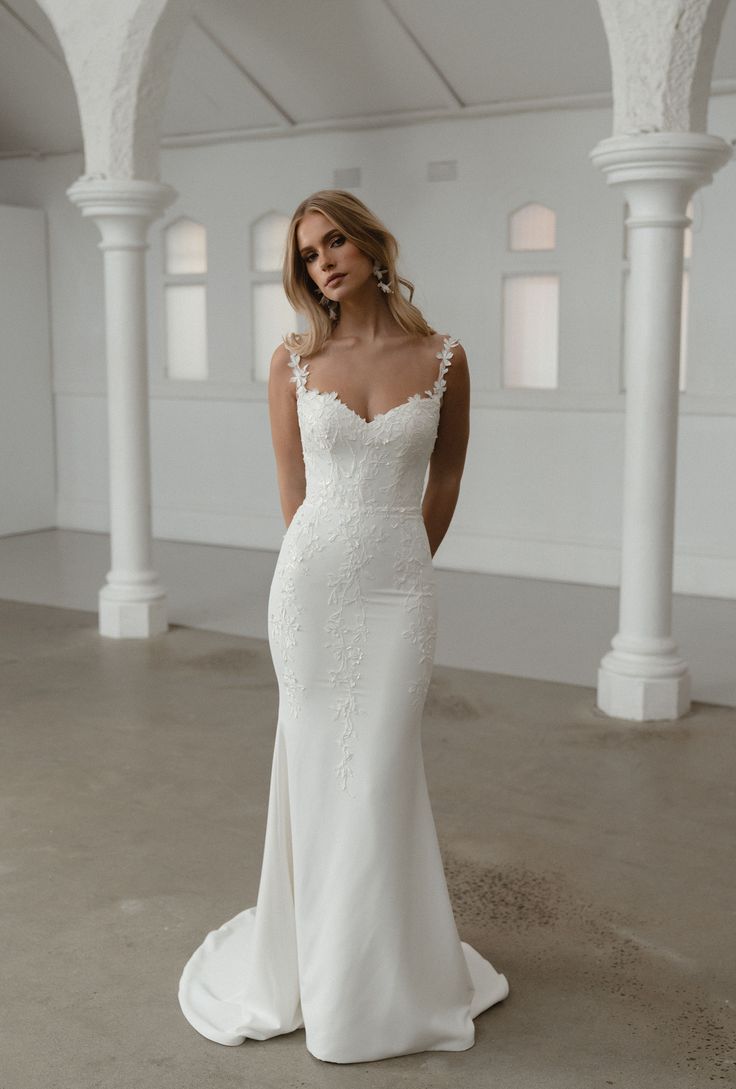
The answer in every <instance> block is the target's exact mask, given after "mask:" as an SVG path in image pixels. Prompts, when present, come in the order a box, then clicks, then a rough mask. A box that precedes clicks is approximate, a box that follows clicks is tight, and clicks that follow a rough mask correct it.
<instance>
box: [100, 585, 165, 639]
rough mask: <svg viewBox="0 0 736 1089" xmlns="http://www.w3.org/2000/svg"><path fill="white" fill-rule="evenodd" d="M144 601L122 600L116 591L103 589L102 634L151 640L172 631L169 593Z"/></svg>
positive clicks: (150, 597)
mask: <svg viewBox="0 0 736 1089" xmlns="http://www.w3.org/2000/svg"><path fill="white" fill-rule="evenodd" d="M152 589H153V588H152V587H150V586H149V587H148V594H147V595H146V597H145V598H142V599H138V600H135V599H131V598H128V597H122V596H121V594H120V592H119V590H118V591H116V589H115V588H114V587H111V586H103V588H102V589H101V590H100V593H99V597H98V604H99V632H100V635H106V636H108V637H109V638H111V639H148V638H150V637H151V636H153V635H161V634H162V633H163V632H165V631H168V630H169V625H168V621H167V615H166V613H167V610H166V591H165V590H164V589H163V587H160V588H159V589H160V593H159V594H155V595H153V596H149V595H150V593H151V590H152Z"/></svg>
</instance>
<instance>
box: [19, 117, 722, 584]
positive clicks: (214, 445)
mask: <svg viewBox="0 0 736 1089" xmlns="http://www.w3.org/2000/svg"><path fill="white" fill-rule="evenodd" d="M610 128H611V117H610V112H609V111H608V110H578V111H559V112H539V113H527V114H515V115H510V116H507V117H492V118H477V119H469V120H467V121H453V122H431V123H426V124H417V125H415V126H411V127H406V126H404V127H396V128H387V129H374V130H367V131H360V132H350V133H319V134H318V133H315V134H312V135H303V136H299V137H296V138H269V139H254V140H250V141H246V142H241V143H232V144H222V145H219V146H213V147H209V148H207V147H205V148H197V149H181V150H167V151H165V152H164V153H163V163H162V178H163V179H164V180H166V181H168V182H170V183H171V184H172V185H174V186H175V187H176V188H177V189H178V191H179V193H180V197H179V199H178V201H177V202H176V204H175V205H174V206H172V207H171V208H170V209H169V210H168V211H167V214H166V217H165V221H164V222H169V221H170V220H171V219H173V218H175V217H176V216H178V215H181V214H186V215H189V216H192V217H193V218H195V219H198V220H200V221H201V222H203V223H204V224H205V225H206V227H207V229H208V249H209V258H210V276H209V315H208V321H209V350H210V362H211V367H212V372H213V379H212V381H211V382H209V383H207V384H206V386H201V385H199V384H193V383H184V382H173V383H172V382H168V381H167V380H166V379H165V377H164V371H163V355H162V353H163V340H162V310H161V292H160V270H161V227H162V224H157V225H156V226H155V227H154V228H153V229H152V231H151V240H152V246H151V249H150V251H149V269H150V321H151V328H150V344H151V355H150V371H151V391H152V400H151V419H152V450H153V466H154V482H153V503H154V509H153V519H154V532H155V534H156V536H157V537H168V538H175V539H181V540H196V541H203V542H212V543H225V544H234V545H242V546H246V547H256V548H277V547H278V545H279V543H280V540H281V536H282V534H283V523H282V519H281V514H280V510H279V503H278V495H277V490H276V476H275V469H274V464H273V455H272V451H271V446H270V436H269V430H268V412H267V404H266V391H265V388H264V387H263V386H262V385H260V384H256V383H253V382H252V381H251V377H250V375H251V367H252V363H253V360H252V354H251V349H250V332H249V314H248V292H249V279H248V258H249V245H248V227H249V224H250V223H251V222H252V221H253V220H255V219H256V218H257V217H258V216H260V215H261V214H263V212H265V211H268V210H269V209H276V210H280V211H283V212H286V213H291V211H292V210H293V208H294V207H295V206H296V204H297V203H298V201H299V200H300V199H301V198H302V197H304V196H305V195H307V194H308V193H310V192H312V191H313V190H315V189H318V188H323V187H330V186H332V183H333V173H332V172H333V170H334V169H335V168H338V167H351V166H359V167H360V168H361V170H362V186H361V187H360V188H359V189H357V190H356V192H357V194H358V195H359V196H360V197H361V198H362V199H363V200H365V201H366V203H368V204H369V205H370V206H371V207H373V208H374V209H375V210H376V211H377V212H378V213H379V214H380V215H381V216H383V217H384V218H385V220H386V221H387V223H388V225H389V226H390V227H391V228H392V229H393V230H394V232H395V233H396V234H397V236H398V238H399V241H400V244H401V256H402V261H401V269H402V271H403V272H404V273H405V274H406V275H407V276H408V277H409V278H410V279H412V280H414V281H415V283H416V285H417V293H416V295H415V301H416V302H418V304H419V306H420V307H421V308H422V309H423V310H424V312H425V314H426V316H427V317H428V319H429V320H430V322H431V323H432V324H433V325H434V326H435V327H436V328H437V329H439V330H441V331H443V332H449V333H451V334H452V335H454V336H456V337H458V338H459V339H460V340H461V341H462V342H463V344H464V346H465V348H466V350H467V352H468V356H469V360H470V365H471V372H472V380H473V414H472V421H471V442H470V448H469V452H468V461H467V469H466V475H465V478H464V483H463V489H462V493H461V498H460V502H459V504H458V508H457V512H456V515H455V519H454V521H453V524H452V526H451V528H450V531H449V532H448V535H447V537H446V538H445V541H444V542H443V544H442V546H441V548H440V550H439V552H438V553H437V557H436V562H437V564H438V566H447V567H453V568H458V569H464V570H477V571H490V572H496V573H501V574H509V575H519V576H531V577H539V578H551V579H560V580H562V581H571V582H579V583H590V584H600V585H607V586H615V585H617V583H618V578H619V544H620V526H621V474H622V464H623V423H624V417H623V409H624V396H623V395H622V394H621V393H620V392H619V373H620V365H621V328H620V320H621V319H620V315H621V252H622V196H621V194H620V193H619V192H618V191H617V190H614V189H611V188H609V187H608V186H607V185H606V183H605V180H604V178H603V176H602V175H601V174H600V173H599V172H598V171H597V170H595V169H594V168H593V166H592V165H591V163H590V161H589V158H588V154H589V152H590V150H591V149H592V148H593V147H594V145H595V144H596V143H597V142H598V140H600V139H602V138H604V137H606V136H607V135H608V134H609V133H610ZM734 128H736V96H729V97H725V96H724V97H719V98H715V99H714V100H713V101H712V103H711V111H710V125H709V131H711V132H714V133H718V134H721V135H723V136H725V137H726V138H730V134H731V132H732V131H733V129H734ZM445 159H456V160H457V163H458V178H457V180H456V181H445V182H428V181H426V172H427V162H428V161H431V160H445ZM735 169H736V168H735V167H734V165H730V166H728V167H726V168H725V169H724V170H722V171H721V172H720V173H719V174H717V175H716V178H715V181H714V183H713V185H712V186H710V187H707V188H706V189H703V190H701V191H700V192H699V193H698V194H696V198H695V204H696V221H695V228H694V253H693V258H692V261H691V270H692V271H691V276H692V284H691V314H690V342H689V351H688V375H689V389H688V392H687V393H686V394H683V395H681V401H680V404H681V418H680V449H679V475H678V494H677V508H676V517H677V526H676V540H677V544H676V561H675V590H676V591H678V592H683V593H694V594H703V595H706V596H708V595H710V596H716V597H731V598H733V597H736V545H735V543H734V542H736V504H735V503H734V502H733V480H734V479H735V478H736V366H734V358H733V355H734V348H733V345H734V342H736V307H734V305H733V302H732V286H731V285H733V283H734V282H736V244H735V243H736V238H735V237H734V234H736V215H735V214H734V210H735V209H736V184H735V183H734V177H735V174H734V170H735ZM81 171H82V163H81V159H80V158H79V157H76V156H66V157H58V158H50V159H48V160H46V161H44V162H31V161H30V160H22V161H20V160H19V161H5V162H3V163H0V199H5V200H17V199H18V195H19V194H23V196H24V198H25V202H26V203H37V204H38V205H39V206H43V207H46V208H47V209H48V216H49V225H50V263H51V282H52V298H53V314H52V332H53V369H54V392H55V404H56V422H57V432H58V479H59V490H58V524H59V525H61V526H67V527H73V528H79V529H93V530H106V529H107V527H108V521H107V517H108V515H107V466H106V457H105V432H106V419H105V400H104V396H105V373H104V329H103V299H102V282H101V254H100V253H99V251H98V249H97V243H98V234H97V231H96V228H95V227H94V226H93V224H91V223H90V222H89V221H84V220H82V218H81V216H80V215H79V212H78V210H77V209H76V208H74V207H73V206H72V205H71V204H70V203H69V202H68V200H67V198H66V197H65V195H64V190H65V188H66V186H67V185H69V184H70V183H71V182H72V181H74V180H75V178H76V177H77V176H78V175H79V174H80V173H81ZM531 199H534V200H541V201H543V202H545V203H547V204H550V205H552V206H553V207H554V208H555V209H556V211H557V215H558V240H559V252H558V258H559V261H558V268H559V271H560V275H561V297H562V304H561V305H562V312H561V327H560V370H561V383H562V388H561V389H560V390H556V391H519V390H502V389H501V388H500V385H501V383H500V345H501V327H500V278H501V274H502V272H503V271H504V270H505V269H507V268H508V267H510V266H507V265H506V263H505V257H504V247H505V232H506V215H507V213H508V212H509V211H510V210H511V209H513V208H515V207H517V206H518V205H519V204H521V203H523V202H524V201H526V200H531Z"/></svg>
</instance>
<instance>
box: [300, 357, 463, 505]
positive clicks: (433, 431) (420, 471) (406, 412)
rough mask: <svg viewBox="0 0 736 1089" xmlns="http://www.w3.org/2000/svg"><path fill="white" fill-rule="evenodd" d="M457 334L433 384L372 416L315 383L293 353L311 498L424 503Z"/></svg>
mask: <svg viewBox="0 0 736 1089" xmlns="http://www.w3.org/2000/svg"><path fill="white" fill-rule="evenodd" d="M457 345H458V341H456V340H453V339H451V338H450V337H446V338H445V339H444V341H443V345H442V351H441V352H438V353H437V359H439V360H440V366H439V373H438V375H437V378H436V379H435V382H434V385H433V387H432V388H431V389H427V390H424V391H423V392H422V393H413V394H411V395H410V396H409V397H408V398H407V399H406V401H403V402H402V403H401V404H399V405H395V406H394V407H393V408H390V409H389V410H388V411H387V412H380V413H378V414H377V415H376V416H374V418H373V419H372V420H366V419H364V418H363V417H362V416H360V415H358V413H357V412H355V411H354V410H353V409H352V408H349V407H348V406H347V405H346V404H345V403H344V402H343V401H341V400H340V398H339V397H338V395H337V393H336V392H334V391H330V392H324V391H322V390H317V389H310V388H309V387H308V378H309V369H308V366H307V364H306V363H303V364H302V363H301V357H300V356H299V355H297V354H296V353H291V354H290V358H289V366H290V367H291V368H292V371H293V374H292V378H291V380H292V382H295V383H296V389H297V413H298V416H299V427H300V430H301V436H302V450H303V454H304V464H305V469H306V482H307V489H306V496H305V502H306V503H309V504H314V503H323V502H326V503H327V504H329V506H331V507H334V506H353V505H355V506H358V507H362V508H372V509H375V508H378V509H385V510H392V511H393V510H396V511H400V510H407V511H416V510H419V509H420V504H421V498H422V489H423V485H424V476H425V473H426V470H427V464H428V461H429V457H430V455H431V453H432V449H433V447H434V444H435V440H436V438H437V427H438V425H439V413H440V407H441V403H442V394H443V393H444V391H445V388H446V385H447V383H446V381H445V373H446V371H447V368H448V367H449V366H450V361H451V359H452V348H454V347H457Z"/></svg>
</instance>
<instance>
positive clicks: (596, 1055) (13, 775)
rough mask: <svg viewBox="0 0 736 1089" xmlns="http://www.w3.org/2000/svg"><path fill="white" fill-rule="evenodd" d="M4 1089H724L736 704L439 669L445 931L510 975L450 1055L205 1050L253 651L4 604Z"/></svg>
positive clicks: (248, 816)
mask: <svg viewBox="0 0 736 1089" xmlns="http://www.w3.org/2000/svg"><path fill="white" fill-rule="evenodd" d="M0 683H1V686H2V693H3V698H2V705H1V707H0V730H1V737H2V749H3V753H2V760H1V761H0V802H1V804H2V809H3V818H4V819H3V821H2V825H1V827H2V833H1V835H2V839H1V841H0V896H1V897H2V900H1V904H0V907H1V910H0V920H1V921H0V928H1V929H0V941H1V942H2V949H3V968H4V971H3V981H4V986H3V988H2V995H1V997H0V1024H1V1025H2V1030H1V1034H2V1037H3V1043H2V1058H1V1059H0V1086H2V1089H148V1087H151V1089H209V1087H213V1089H236V1087H237V1089H270V1087H273V1089H277V1087H278V1089H291V1087H293V1089H297V1087H298V1089H330V1087H332V1086H335V1087H337V1086H339V1089H351V1087H353V1086H356V1087H357V1086H360V1087H366V1089H368V1087H381V1089H383V1087H392V1089H393V1087H407V1089H450V1087H453V1089H454V1087H462V1089H475V1087H484V1089H594V1087H599V1086H600V1087H608V1086H614V1087H617V1089H653V1087H657V1089H685V1087H687V1089H704V1087H706V1086H710V1085H712V1084H718V1083H721V1084H724V1083H725V1084H731V1085H733V1084H736V1016H735V1014H734V1005H735V1004H736V964H735V963H734V961H735V959H736V958H735V957H734V945H735V943H734V924H735V923H736V895H735V894H736V874H735V872H734V842H735V840H734V833H735V832H736V804H735V803H736V789H735V788H734V775H733V769H734V766H735V758H736V728H735V727H736V711H734V710H733V709H731V708H726V707H719V706H715V705H708V704H703V703H696V704H694V706H693V710H692V711H691V713H690V714H689V715H688V716H687V717H685V718H684V719H682V720H680V721H679V722H677V723H665V724H656V725H652V724H648V725H641V724H634V723H626V722H621V721H619V720H612V719H608V718H606V717H605V716H603V715H601V714H600V713H598V712H596V711H595V709H594V692H593V689H591V688H584V687H576V686H572V685H565V684H556V683H552V682H549V681H534V680H522V679H519V678H515V677H510V676H506V675H500V674H496V675H493V674H486V673H479V672H471V671H467V670H460V669H456V668H452V667H449V666H437V667H436V668H435V672H434V677H433V681H432V687H431V690H430V695H429V699H428V703H427V710H426V716H425V724H424V750H425V762H426V767H427V775H428V779H429V784H430V790H431V795H432V801H433V807H434V813H435V819H436V823H437V828H438V832H439V836H440V841H441V844H442V849H443V855H444V858H445V864H446V871H447V876H448V882H449V885H450V890H451V894H452V897H453V902H454V904H455V910H456V917H457V920H458V927H459V930H460V934H461V936H462V937H463V938H464V939H465V940H467V941H470V942H471V943H472V944H474V945H475V946H476V948H478V949H479V950H480V951H481V952H482V953H483V954H485V955H486V956H488V957H489V958H490V959H491V960H492V962H493V963H494V965H495V966H496V968H498V970H499V971H502V972H504V973H505V974H506V975H507V976H508V979H509V983H510V987H511V993H510V995H509V997H508V998H507V999H506V1000H505V1001H504V1002H502V1003H501V1004H499V1005H498V1006H494V1007H492V1008H491V1009H490V1010H487V1011H486V1012H485V1013H483V1014H481V1015H480V1017H479V1018H477V1020H476V1022H475V1024H476V1044H475V1046H474V1047H473V1048H471V1049H470V1050H469V1051H466V1052H460V1053H454V1054H451V1053H442V1052H435V1053H424V1054H417V1055H412V1056H405V1057H402V1058H399V1059H389V1060H384V1061H382V1062H377V1063H361V1064H353V1065H349V1066H333V1065H331V1064H325V1063H320V1062H319V1061H318V1060H317V1059H314V1058H312V1057H311V1056H310V1055H309V1054H308V1052H307V1051H306V1049H305V1047H304V1032H303V1031H302V1030H300V1031H298V1032H295V1033H292V1034H290V1035H289V1036H283V1037H277V1038H275V1039H272V1040H268V1041H264V1042H254V1041H246V1043H245V1044H243V1045H242V1046H241V1047H235V1048H227V1047H222V1046H220V1045H218V1044H214V1043H211V1042H210V1041H207V1040H205V1039H204V1038H202V1037H201V1036H199V1035H198V1034H197V1033H196V1032H195V1031H194V1030H193V1029H192V1028H191V1027H190V1026H189V1024H188V1023H187V1022H186V1021H185V1019H184V1017H183V1015H182V1014H181V1012H180V1010H179V1007H178V1003H177V998H176V989H177V983H178V978H179V974H180V972H181V969H182V967H183V965H184V962H185V960H186V959H187V957H188V956H189V954H190V953H191V951H192V950H193V949H194V947H195V945H197V944H199V942H200V941H201V940H202V938H203V937H204V934H205V933H206V932H207V931H208V930H210V929H213V928H214V927H215V926H218V925H219V924H220V923H221V922H223V921H224V920H225V919H228V918H230V917H231V916H232V915H234V914H235V913H236V912H237V911H239V910H241V909H242V908H243V907H247V906H251V905H252V904H254V903H255V899H256V893H257V889H258V877H259V872H260V864H261V855H262V845H263V836H264V832H265V819H266V804H267V796H268V778H269V772H270V764H271V755H272V745H273V736H274V731H275V724H276V714H277V690H276V685H275V678H274V675H273V669H272V665H271V659H270V656H269V652H268V645H267V643H265V642H264V641H262V640H258V639H254V638H249V637H244V636H239V635H234V634H224V633H217V632H212V631H205V630H195V629H192V628H186V627H181V626H179V627H173V628H172V629H171V630H170V631H169V632H168V633H167V634H166V635H163V636H159V637H157V638H156V639H153V640H150V641H146V640H125V641H117V640H110V639H105V638H102V637H101V636H99V634H98V632H97V618H96V615H95V614H94V613H90V612H81V611H75V610H72V609H62V608H50V607H45V606H41V605H28V604H23V603H20V602H0Z"/></svg>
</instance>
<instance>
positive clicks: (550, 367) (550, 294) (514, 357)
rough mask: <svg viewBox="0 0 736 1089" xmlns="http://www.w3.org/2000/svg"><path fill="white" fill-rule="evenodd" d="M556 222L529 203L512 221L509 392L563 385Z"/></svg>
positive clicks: (506, 352)
mask: <svg viewBox="0 0 736 1089" xmlns="http://www.w3.org/2000/svg"><path fill="white" fill-rule="evenodd" d="M556 218H557V217H556V215H555V213H554V211H553V210H552V209H551V208H547V207H546V206H545V205H543V204H538V203H529V204H525V205H523V206H522V207H521V208H518V209H517V210H516V211H515V212H512V213H511V215H510V216H509V218H508V254H509V256H508V257H507V262H508V264H509V272H508V273H507V274H506V275H504V277H503V283H502V291H503V299H502V308H503V346H502V367H503V386H504V388H505V389H514V388H516V389H556V388H557V386H558V360H559V350H558V345H559V312H560V277H559V274H558V273H557V272H556V271H555V270H554V269H553V267H552V262H553V261H555V260H556V254H555V249H556ZM546 254H552V255H554V256H553V257H552V258H550V257H547V256H546ZM530 255H531V258H530Z"/></svg>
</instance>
